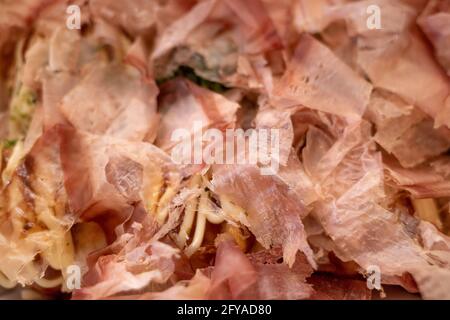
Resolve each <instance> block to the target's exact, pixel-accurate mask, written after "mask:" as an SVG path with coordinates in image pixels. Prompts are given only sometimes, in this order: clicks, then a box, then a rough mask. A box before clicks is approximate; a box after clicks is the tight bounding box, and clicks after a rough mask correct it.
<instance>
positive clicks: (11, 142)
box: [3, 139, 18, 149]
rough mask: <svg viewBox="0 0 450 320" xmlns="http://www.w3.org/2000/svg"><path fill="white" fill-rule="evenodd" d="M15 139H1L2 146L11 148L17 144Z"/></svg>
mask: <svg viewBox="0 0 450 320" xmlns="http://www.w3.org/2000/svg"><path fill="white" fill-rule="evenodd" d="M17 141H18V140H17V139H7V140H4V141H3V148H5V149H12V148H14V146H15V145H16V144H17Z"/></svg>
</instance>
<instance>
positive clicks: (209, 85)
mask: <svg viewBox="0 0 450 320" xmlns="http://www.w3.org/2000/svg"><path fill="white" fill-rule="evenodd" d="M176 77H183V78H186V79H189V80H191V81H192V82H194V83H195V84H197V85H199V86H200V87H203V88H205V89H208V90H211V91H214V92H217V93H223V92H225V91H227V90H229V88H228V87H226V86H224V85H223V84H221V83H219V82H215V81H211V80H207V79H204V78H202V77H200V76H198V75H197V74H196V73H195V71H194V69H192V68H191V67H187V66H180V67H178V69H177V70H176V71H175V72H174V74H173V75H172V76H170V77H167V78H162V79H157V80H156V83H157V84H158V85H162V84H164V83H165V82H167V81H169V80H171V79H173V78H176Z"/></svg>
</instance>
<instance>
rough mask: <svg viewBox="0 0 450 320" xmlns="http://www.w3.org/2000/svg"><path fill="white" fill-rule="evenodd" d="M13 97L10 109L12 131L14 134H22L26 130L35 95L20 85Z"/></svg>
mask: <svg viewBox="0 0 450 320" xmlns="http://www.w3.org/2000/svg"><path fill="white" fill-rule="evenodd" d="M13 99H14V100H13V103H12V105H11V110H10V122H11V126H12V131H13V132H14V133H15V134H16V135H20V136H23V135H25V134H26V132H27V131H28V127H29V125H30V122H31V118H32V116H33V113H34V109H35V106H36V102H37V95H36V93H35V92H34V91H32V90H30V89H27V88H25V87H23V86H20V88H19V89H18V90H17V93H16V96H15V97H14V98H13Z"/></svg>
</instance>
